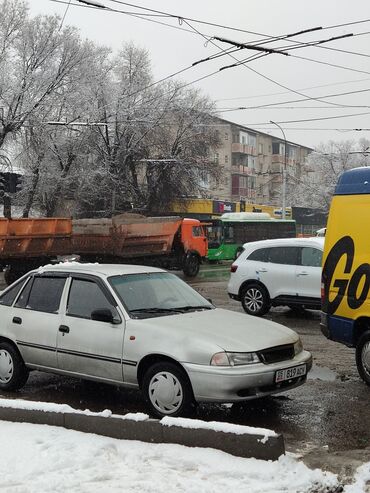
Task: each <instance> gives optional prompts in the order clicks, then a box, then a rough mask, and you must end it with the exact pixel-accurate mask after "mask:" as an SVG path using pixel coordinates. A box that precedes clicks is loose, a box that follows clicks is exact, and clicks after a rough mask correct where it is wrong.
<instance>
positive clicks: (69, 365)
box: [0, 263, 311, 417]
mask: <svg viewBox="0 0 370 493" xmlns="http://www.w3.org/2000/svg"><path fill="white" fill-rule="evenodd" d="M310 368H311V355H310V353H309V352H307V351H304V350H303V348H302V344H301V341H300V338H299V337H298V335H297V334H296V333H295V332H293V331H292V330H290V329H288V328H286V327H283V326H282V325H279V324H276V323H273V322H270V321H267V320H260V321H256V320H255V319H252V318H250V317H248V318H246V317H245V316H244V315H242V314H240V313H235V312H231V311H227V310H223V309H219V308H215V307H214V306H213V305H212V304H211V303H210V302H209V301H207V300H206V299H205V298H203V297H202V296H201V295H200V294H199V293H197V292H196V291H195V290H194V289H192V288H191V287H190V286H188V285H187V284H186V283H185V282H184V281H182V280H181V279H179V278H178V277H177V276H175V275H174V274H171V273H168V272H166V271H163V270H161V269H156V268H151V267H142V266H132V265H99V264H85V265H84V264H77V263H70V264H68V263H64V264H59V265H55V266H47V267H43V268H41V269H39V270H37V271H33V272H30V273H29V274H27V275H26V276H24V277H23V278H22V279H20V280H19V281H17V282H16V283H15V284H13V285H12V286H10V287H9V288H8V289H6V290H5V291H4V292H3V294H2V295H1V296H0V390H3V391H6V392H8V391H9V390H16V389H19V388H20V387H22V386H23V385H24V384H25V383H26V381H27V378H28V374H29V371H30V370H41V371H50V372H54V373H59V374H61V375H70V376H75V377H78V378H86V379H90V380H95V381H101V382H106V383H111V384H114V385H122V386H127V387H133V388H140V389H141V391H142V392H143V394H144V397H145V398H146V400H147V403H148V406H149V408H150V411H151V413H152V414H153V415H155V416H157V417H162V416H166V415H169V416H179V415H183V414H187V413H189V412H190V411H191V409H192V408H193V407H194V404H195V402H202V401H210V402H235V401H244V400H248V399H255V398H258V397H262V396H265V395H269V394H274V393H276V392H283V391H285V390H288V389H291V388H293V387H296V386H298V385H301V384H303V383H304V382H305V380H306V376H307V373H308V371H309V370H310Z"/></svg>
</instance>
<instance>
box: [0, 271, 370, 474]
mask: <svg viewBox="0 0 370 493" xmlns="http://www.w3.org/2000/svg"><path fill="white" fill-rule="evenodd" d="M227 276H228V274H227V268H217V266H216V268H215V269H210V268H209V267H208V268H205V269H203V270H202V272H201V275H200V276H199V278H197V279H196V280H195V281H193V282H191V283H190V284H191V285H192V286H193V287H194V288H195V289H197V290H198V291H199V292H200V293H201V294H203V295H204V296H205V297H207V298H211V299H212V301H213V303H214V304H215V305H216V306H217V307H219V308H226V309H229V310H235V311H239V312H242V313H243V310H242V308H241V305H240V303H238V302H236V301H233V300H230V299H229V297H228V295H227V291H226V286H227ZM319 315H320V314H319V312H318V311H313V310H312V311H305V312H302V313H300V314H297V313H295V312H293V311H291V310H290V309H288V308H275V309H272V310H271V311H270V312H269V313H268V314H267V315H266V318H268V319H271V320H273V321H276V322H278V323H281V324H283V325H286V326H288V327H290V328H292V329H294V330H295V331H297V332H298V333H299V334H300V336H301V338H302V340H303V344H304V347H305V348H306V349H308V350H309V351H311V353H312V355H313V360H314V367H313V370H312V371H311V373H310V375H309V379H308V382H307V383H306V384H305V385H303V386H302V387H299V388H298V389H295V390H292V391H289V392H286V393H284V394H281V395H276V396H272V397H269V398H266V399H263V400H260V401H249V402H246V403H243V404H237V405H236V404H234V405H227V404H226V405H219V404H211V405H201V406H199V408H198V410H197V416H196V417H197V418H199V419H203V420H218V421H227V422H232V423H237V424H244V425H249V426H257V427H264V428H271V429H273V430H275V431H277V432H281V433H283V435H284V437H285V443H286V448H287V450H288V451H291V452H295V453H297V454H300V455H302V456H303V457H304V460H305V462H306V463H307V464H308V465H310V466H312V467H320V468H323V469H325V468H328V469H329V470H332V471H333V472H337V473H340V474H341V475H342V476H345V475H346V474H351V473H352V472H353V470H354V468H355V467H356V466H357V465H359V464H361V463H363V462H364V461H365V458H366V455H367V457H369V455H370V429H369V426H368V423H369V422H370V406H369V402H370V392H369V388H368V387H367V386H366V385H365V384H364V383H363V382H362V381H361V380H360V379H359V377H358V374H357V369H356V365H355V361H354V351H353V350H351V349H348V348H346V347H344V346H342V345H340V344H337V343H334V342H331V341H328V340H326V338H325V337H324V336H322V334H321V332H320V328H319ZM253 320H254V319H253V318H249V317H247V316H246V324H249V323H253ZM2 396H3V397H6V398H14V397H17V398H21V399H29V400H34V401H46V402H58V403H66V404H69V405H71V406H73V407H75V408H79V409H86V408H88V409H90V410H93V411H102V410H104V409H111V410H112V411H113V412H114V413H118V414H124V413H127V412H146V407H145V403H144V401H143V400H142V397H141V395H140V393H139V392H136V391H133V390H128V389H121V388H116V387H111V386H108V385H104V384H97V383H92V382H87V381H80V380H76V379H72V378H66V377H61V376H56V375H52V374H46V373H39V372H34V373H33V374H32V375H31V376H30V379H29V381H28V383H27V384H26V386H25V387H24V388H23V389H22V390H20V391H19V392H17V393H16V394H14V393H2ZM354 410H355V411H354Z"/></svg>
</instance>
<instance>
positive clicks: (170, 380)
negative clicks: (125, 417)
mask: <svg viewBox="0 0 370 493" xmlns="http://www.w3.org/2000/svg"><path fill="white" fill-rule="evenodd" d="M143 392H144V396H145V398H146V400H147V403H148V405H149V408H150V410H151V414H152V415H153V416H155V417H157V418H163V417H164V416H187V415H189V414H190V413H191V412H192V411H193V410H194V407H195V401H194V396H193V391H192V388H191V385H190V382H189V380H188V378H187V376H186V375H185V373H184V372H183V371H182V370H181V369H180V368H179V367H178V366H176V365H175V364H173V363H170V362H168V363H167V362H163V363H156V364H154V365H153V366H151V367H150V368H149V369H148V370H147V372H146V373H145V375H144V379H143Z"/></svg>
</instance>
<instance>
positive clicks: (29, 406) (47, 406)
mask: <svg viewBox="0 0 370 493" xmlns="http://www.w3.org/2000/svg"><path fill="white" fill-rule="evenodd" d="M0 407H9V408H12V409H26V410H30V411H44V412H50V413H73V414H84V415H85V416H100V417H102V418H110V417H113V418H119V419H129V420H132V421H145V420H147V419H149V416H148V414H144V413H127V414H125V415H123V416H121V415H120V414H113V413H112V411H111V410H110V409H104V411H101V412H99V413H96V412H93V411H90V410H89V409H85V410H84V411H82V410H80V409H74V408H73V407H71V406H69V405H68V404H55V403H54V402H39V401H24V400H22V399H0Z"/></svg>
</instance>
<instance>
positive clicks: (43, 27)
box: [0, 0, 94, 148]
mask: <svg viewBox="0 0 370 493" xmlns="http://www.w3.org/2000/svg"><path fill="white" fill-rule="evenodd" d="M0 11H1V20H0V33H1V34H0V108H1V112H0V148H1V147H2V146H3V144H4V141H5V139H6V138H7V136H9V135H11V134H16V133H18V132H19V131H20V130H21V129H22V128H23V126H24V125H25V123H27V121H28V120H29V119H30V118H35V117H36V115H37V113H38V112H39V111H41V112H42V111H43V108H44V107H45V106H48V105H50V103H51V102H52V101H54V99H55V98H56V97H57V96H58V92H59V91H63V89H64V88H65V87H66V86H68V85H69V84H71V83H73V81H78V79H79V78H80V77H81V65H82V64H84V63H86V62H87V61H88V60H93V56H94V49H92V44H91V43H90V42H87V41H82V40H81V39H80V37H79V34H78V31H77V29H75V28H72V27H64V28H63V29H60V18H59V17H58V16H45V15H39V16H37V17H34V18H30V17H29V15H28V10H27V5H26V4H25V3H24V2H21V1H18V0H2V1H0Z"/></svg>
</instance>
